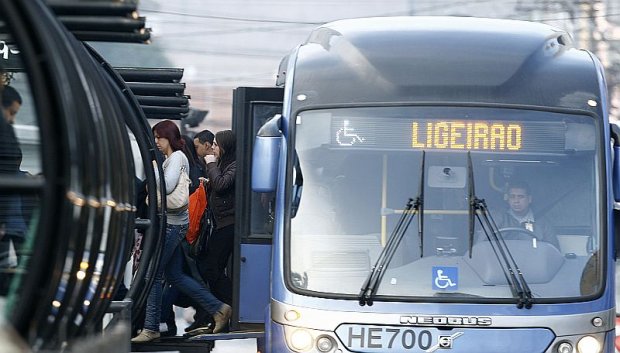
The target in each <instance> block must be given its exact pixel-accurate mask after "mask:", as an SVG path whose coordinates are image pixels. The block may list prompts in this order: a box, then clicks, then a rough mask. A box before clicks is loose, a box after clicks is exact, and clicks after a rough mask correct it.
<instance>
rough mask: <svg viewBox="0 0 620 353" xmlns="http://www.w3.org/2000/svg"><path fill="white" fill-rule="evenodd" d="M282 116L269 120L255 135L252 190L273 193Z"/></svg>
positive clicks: (281, 138)
mask: <svg viewBox="0 0 620 353" xmlns="http://www.w3.org/2000/svg"><path fill="white" fill-rule="evenodd" d="M281 121H282V116H281V115H280V114H277V115H275V116H274V117H273V118H271V119H269V120H268V121H267V122H266V123H265V124H264V125H263V126H262V127H261V128H260V129H259V130H258V133H257V134H256V139H255V141H254V151H253V154H252V190H253V191H255V192H273V191H275V190H276V185H277V181H278V167H279V165H280V149H281V146H282V140H283V139H284V137H283V136H282V130H281V128H280V126H281Z"/></svg>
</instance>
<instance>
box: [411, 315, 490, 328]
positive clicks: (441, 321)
mask: <svg viewBox="0 0 620 353" xmlns="http://www.w3.org/2000/svg"><path fill="white" fill-rule="evenodd" d="M400 323H401V324H412V325H442V326H443V325H445V326H490V325H491V318H490V317H478V316H418V315H402V316H401V317H400Z"/></svg>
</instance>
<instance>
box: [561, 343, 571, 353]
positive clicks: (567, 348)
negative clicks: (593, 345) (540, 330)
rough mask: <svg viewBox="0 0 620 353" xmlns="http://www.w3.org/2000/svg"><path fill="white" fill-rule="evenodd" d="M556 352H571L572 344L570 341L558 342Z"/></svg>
mask: <svg viewBox="0 0 620 353" xmlns="http://www.w3.org/2000/svg"><path fill="white" fill-rule="evenodd" d="M557 351H558V353H573V345H572V344H570V342H562V343H560V344H558V349H557Z"/></svg>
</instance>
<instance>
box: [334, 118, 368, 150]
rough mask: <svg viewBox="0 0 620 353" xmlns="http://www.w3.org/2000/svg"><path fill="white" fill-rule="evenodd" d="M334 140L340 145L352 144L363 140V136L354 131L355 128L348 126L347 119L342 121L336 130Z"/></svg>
mask: <svg viewBox="0 0 620 353" xmlns="http://www.w3.org/2000/svg"><path fill="white" fill-rule="evenodd" d="M336 142H338V144H339V145H340V146H353V145H354V144H356V143H357V144H359V143H362V142H364V138H363V137H361V136H360V135H358V134H356V133H355V129H354V128H352V127H349V120H345V121H343V122H342V127H341V128H340V129H339V130H338V131H337V132H336Z"/></svg>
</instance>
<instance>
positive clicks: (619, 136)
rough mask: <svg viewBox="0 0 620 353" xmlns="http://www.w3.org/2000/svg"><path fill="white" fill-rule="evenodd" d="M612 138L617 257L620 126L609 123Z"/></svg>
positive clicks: (619, 245)
mask: <svg viewBox="0 0 620 353" xmlns="http://www.w3.org/2000/svg"><path fill="white" fill-rule="evenodd" d="M609 127H610V133H611V138H612V143H613V145H612V152H613V153H612V162H611V163H612V171H611V184H612V189H613V198H614V203H613V208H614V210H613V220H614V227H613V228H614V243H615V244H614V250H615V257H616V258H617V257H618V255H619V254H620V127H618V125H615V124H609Z"/></svg>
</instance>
